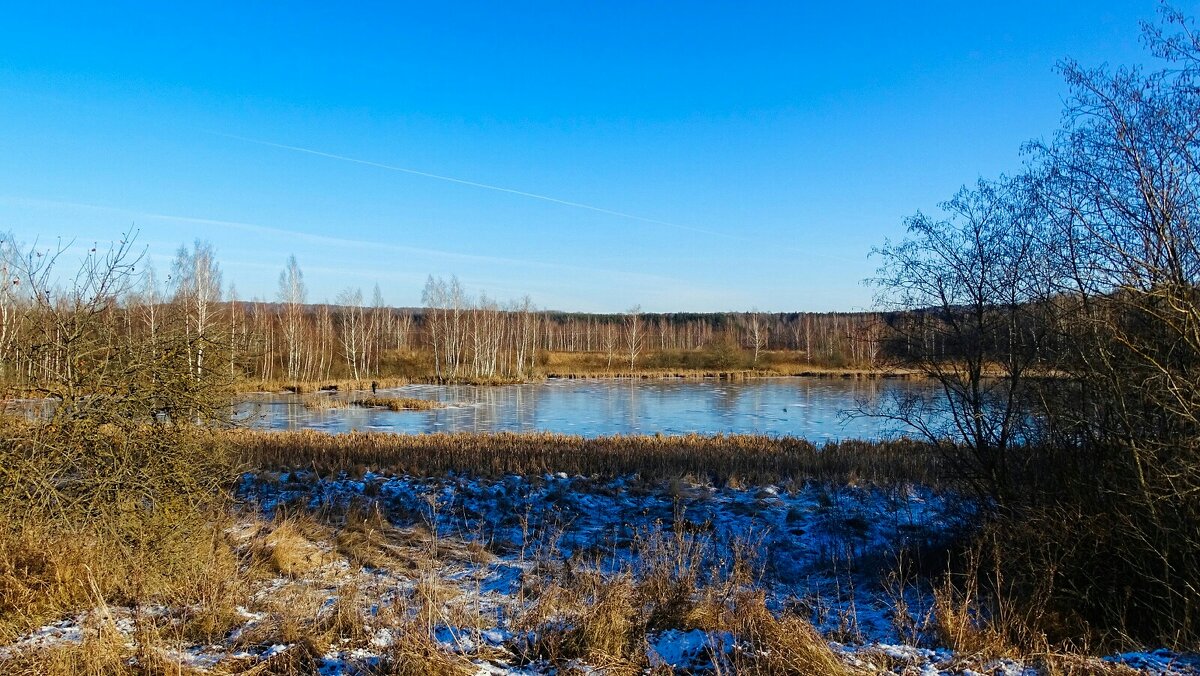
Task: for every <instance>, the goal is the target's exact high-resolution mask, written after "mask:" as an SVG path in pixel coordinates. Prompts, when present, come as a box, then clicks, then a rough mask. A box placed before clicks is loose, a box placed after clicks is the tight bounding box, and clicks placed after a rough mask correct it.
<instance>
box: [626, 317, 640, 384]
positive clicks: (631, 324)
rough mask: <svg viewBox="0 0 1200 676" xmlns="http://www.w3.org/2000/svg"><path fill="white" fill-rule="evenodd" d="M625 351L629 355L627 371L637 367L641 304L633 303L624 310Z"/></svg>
mask: <svg viewBox="0 0 1200 676" xmlns="http://www.w3.org/2000/svg"><path fill="white" fill-rule="evenodd" d="M624 326H625V352H626V354H628V355H629V371H630V372H631V373H632V372H633V371H634V369H636V368H637V357H638V354H640V353H641V351H642V342H643V336H642V306H641V305H634V306H633V307H631V308H629V309H628V310H626V311H625V316H624Z"/></svg>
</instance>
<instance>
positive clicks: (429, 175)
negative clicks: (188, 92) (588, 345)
mask: <svg viewBox="0 0 1200 676" xmlns="http://www.w3.org/2000/svg"><path fill="white" fill-rule="evenodd" d="M204 132H205V133H206V134H212V135H213V136H221V137H224V138H229V139H234V140H237V141H243V142H245V143H253V144H255V145H260V146H267V147H269V148H279V149H281V150H291V151H293V152H298V153H305V154H308V155H315V156H317V157H324V158H327V159H331V160H339V161H341V162H352V163H354V164H362V165H365V166H368V167H375V168H377V169H386V170H388V171H397V172H400V173H403V174H411V175H413V176H421V177H424V178H431V179H434V180H437V181H446V182H447V183H456V184H458V185H465V186H469V187H472V188H482V189H483V190H493V191H495V192H502V193H507V194H509V195H517V196H519V197H528V198H529V199H535V200H541V201H543V202H550V203H552V204H559V205H562V206H566V207H571V208H574V209H586V210H587V211H594V212H596V213H600V214H607V215H609V216H616V217H618V218H625V219H629V220H631V221H640V222H642V223H650V224H653V225H661V226H665V227H668V228H675V229H677V230H686V231H688V232H696V233H700V234H704V235H713V236H715V237H727V238H729V239H736V240H742V241H750V240H749V239H747V238H745V237H740V236H738V235H733V234H730V233H727V232H720V231H718V230H708V229H705V228H697V227H694V226H691V225H682V224H680V223H672V222H670V221H663V220H660V219H657V218H648V217H646V216H638V215H637V214H631V213H627V212H624V211H617V210H615V209H606V208H604V207H598V206H594V205H591V204H583V203H582V202H572V201H570V200H564V199H559V198H557V197H551V196H549V195H540V194H538V193H533V192H526V191H524V190H516V189H513V188H505V187H503V186H498V185H490V184H488V183H480V182H478V181H469V180H467V179H462V178H455V177H453V176H443V175H441V174H433V173H430V172H427V171H420V170H418V169H409V168H407V167H398V166H396V165H393V164H384V163H382V162H374V161H371V160H363V159H359V158H357V157H348V156H346V155H337V154H334V153H327V152H324V151H321V150H313V149H312V148H302V147H300V146H293V145H287V144H285V143H274V142H272V141H263V140H260V139H253V138H247V137H245V136H238V135H236V134H226V133H224V132H219V131H212V130H204Z"/></svg>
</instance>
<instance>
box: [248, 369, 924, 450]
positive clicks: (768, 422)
mask: <svg viewBox="0 0 1200 676" xmlns="http://www.w3.org/2000/svg"><path fill="white" fill-rule="evenodd" d="M933 392H934V390H933V389H932V386H931V385H930V384H929V383H927V382H923V381H911V380H891V379H841V378H765V379H757V380H746V381H737V382H730V381H722V380H640V379H633V380H628V379H625V380H548V381H546V382H541V383H533V384H526V385H501V386H482V387H480V386H470V385H408V386H405V387H399V388H394V389H387V390H380V391H379V396H381V397H384V396H395V397H414V398H421V399H432V400H436V401H440V402H444V403H446V404H447V405H448V408H443V409H437V410H431V411H399V412H394V411H387V410H381V409H363V408H340V409H329V410H318V409H311V408H306V407H305V405H304V402H305V400H306V398H308V397H314V396H330V397H339V398H343V399H346V398H350V399H353V398H357V397H361V396H362V393H361V392H355V393H349V392H341V393H336V394H320V395H292V394H258V395H250V396H248V397H246V399H245V400H244V401H243V402H242V403H241V404H240V405H239V408H238V418H239V420H242V421H243V422H245V423H246V424H248V425H250V426H253V427H257V428H263V429H314V430H322V431H327V432H345V431H350V430H360V431H367V430H378V431H389V432H404V433H420V432H500V431H509V432H532V431H545V432H560V433H565V434H578V435H582V436H604V435H613V434H654V433H657V432H661V433H663V434H687V433H691V432H698V433H702V434H716V433H736V434H768V435H787V436H797V437H803V438H807V439H810V440H812V441H824V440H829V439H844V438H859V439H878V438H881V437H886V436H894V432H895V431H896V430H895V427H894V426H889V425H888V424H886V423H885V422H884V421H882V420H880V419H876V418H863V417H848V416H846V415H845V413H846V412H847V411H851V410H854V409H855V408H857V407H858V406H859V404H860V403H863V402H867V403H873V402H877V401H879V400H880V399H881V398H883V397H887V396H894V395H900V396H906V395H914V394H916V395H927V394H930V395H931V394H932V393H933Z"/></svg>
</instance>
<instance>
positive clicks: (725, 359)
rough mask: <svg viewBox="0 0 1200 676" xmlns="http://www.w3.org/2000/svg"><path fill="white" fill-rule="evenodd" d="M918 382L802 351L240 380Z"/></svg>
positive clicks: (300, 388)
mask: <svg viewBox="0 0 1200 676" xmlns="http://www.w3.org/2000/svg"><path fill="white" fill-rule="evenodd" d="M789 376H795V377H806V378H915V377H919V376H918V374H917V372H915V371H911V370H903V369H902V370H895V369H886V368H884V367H882V366H871V365H855V364H826V363H814V362H810V361H807V360H805V359H803V358H802V355H801V354H800V353H796V352H787V351H771V352H763V353H762V354H761V355H760V356H759V358H758V359H757V360H755V359H754V358H753V355H751V354H748V353H743V352H732V353H728V354H726V353H724V352H722V353H720V354H716V355H714V354H713V353H711V352H710V351H701V350H676V351H665V352H649V353H646V354H644V355H641V356H639V357H638V359H637V361H636V364H635V365H634V366H633V368H630V365H629V359H628V357H626V358H623V359H622V358H620V356H619V355H614V358H611V359H610V358H609V356H608V355H607V354H606V353H603V352H544V353H542V354H540V355H539V358H538V360H537V363H536V365H535V367H534V370H533V371H532V372H531V373H528V374H526V375H524V376H522V377H513V376H486V377H478V376H471V375H466V374H464V375H459V376H455V377H453V378H444V377H442V378H439V377H438V376H437V374H436V373H435V372H434V369H433V362H432V360H431V359H424V358H411V359H408V360H404V361H399V362H391V361H385V362H383V363H382V364H381V365H380V373H379V375H377V376H374V377H371V378H366V377H364V378H358V379H354V378H348V377H344V376H337V375H331V376H329V377H325V378H318V379H315V380H313V379H305V380H299V381H294V380H288V379H280V378H276V379H271V380H255V379H243V380H240V381H239V382H238V383H237V385H236V387H237V390H238V391H239V392H284V391H288V392H295V393H298V394H305V393H310V392H318V391H321V390H331V389H336V390H339V391H347V390H368V389H370V388H371V383H372V382H375V383H376V384H377V386H378V387H379V388H384V389H386V388H394V387H402V386H404V385H410V384H459V385H511V384H514V383H525V382H537V381H540V380H545V379H546V378H646V379H650V378H696V379H703V378H712V379H724V380H747V379H751V378H779V377H789Z"/></svg>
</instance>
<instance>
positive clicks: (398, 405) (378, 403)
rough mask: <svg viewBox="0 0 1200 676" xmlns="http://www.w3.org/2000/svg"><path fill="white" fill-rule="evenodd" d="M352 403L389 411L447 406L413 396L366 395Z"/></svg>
mask: <svg viewBox="0 0 1200 676" xmlns="http://www.w3.org/2000/svg"><path fill="white" fill-rule="evenodd" d="M350 405H351V406H358V407H360V408H386V409H387V410H389V411H433V410H435V409H439V408H446V405H445V404H443V403H442V402H440V401H433V400H432V399H414V398H412V397H365V398H363V399H355V400H353V401H351V402H350Z"/></svg>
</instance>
